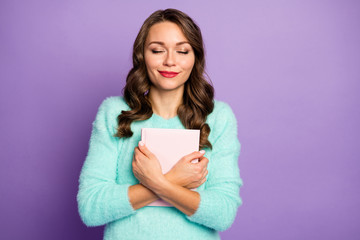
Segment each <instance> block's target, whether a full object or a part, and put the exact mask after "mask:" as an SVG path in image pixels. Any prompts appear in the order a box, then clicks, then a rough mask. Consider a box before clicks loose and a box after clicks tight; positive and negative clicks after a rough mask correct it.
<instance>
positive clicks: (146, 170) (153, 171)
mask: <svg viewBox="0 0 360 240" xmlns="http://www.w3.org/2000/svg"><path fill="white" fill-rule="evenodd" d="M132 168H133V173H134V175H135V177H136V178H137V179H138V180H139V182H140V183H141V184H143V185H144V186H146V187H148V188H150V189H152V188H154V187H157V186H158V185H159V182H161V181H162V180H164V175H163V174H162V170H161V166H160V163H159V160H158V159H157V158H156V156H155V155H154V154H153V153H151V152H150V151H149V149H148V148H147V147H146V146H145V145H144V144H143V143H142V142H139V146H138V147H136V148H135V150H134V157H133V162H132Z"/></svg>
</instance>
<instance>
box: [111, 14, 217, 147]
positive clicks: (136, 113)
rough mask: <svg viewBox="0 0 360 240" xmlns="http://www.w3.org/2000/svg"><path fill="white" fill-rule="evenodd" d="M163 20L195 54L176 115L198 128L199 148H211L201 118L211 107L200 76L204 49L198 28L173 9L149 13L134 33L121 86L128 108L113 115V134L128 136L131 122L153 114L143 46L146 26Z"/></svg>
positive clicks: (211, 98)
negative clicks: (128, 67)
mask: <svg viewBox="0 0 360 240" xmlns="http://www.w3.org/2000/svg"><path fill="white" fill-rule="evenodd" d="M165 21H169V22H172V23H175V24H177V25H178V26H179V27H180V29H181V30H182V31H183V33H184V35H185V37H186V38H187V40H188V41H189V43H190V45H191V47H192V48H193V50H194V54H195V63H194V67H193V69H192V71H191V73H190V76H189V79H188V80H187V81H186V82H185V86H184V94H183V102H182V104H181V105H180V106H179V107H178V109H177V114H178V117H179V119H180V120H181V123H182V124H183V126H184V127H185V128H186V129H200V149H201V148H205V147H209V148H212V145H211V143H210V142H209V140H208V137H209V134H210V127H209V125H208V124H207V123H206V122H205V121H206V118H207V116H208V115H209V114H210V113H211V112H212V111H213V109H214V88H213V86H212V85H211V83H210V82H208V81H207V80H206V79H205V77H204V75H205V53H204V44H203V39H202V35H201V31H200V28H199V27H198V26H197V25H196V24H195V22H194V21H193V20H192V19H191V18H190V17H189V16H188V15H186V14H185V13H183V12H181V11H179V10H176V9H166V10H158V11H156V12H154V13H153V14H151V15H150V16H149V17H148V18H147V19H146V20H145V22H144V23H143V25H142V27H141V29H140V31H139V33H138V35H137V37H136V40H135V42H134V46H133V56H132V58H133V68H132V69H131V70H130V71H129V73H128V75H127V78H126V85H125V87H124V89H123V91H124V94H123V95H124V99H125V101H126V103H127V104H128V105H129V107H130V109H131V110H129V111H122V112H121V114H120V115H119V116H118V117H117V121H118V128H117V133H116V134H115V136H116V137H120V138H121V137H131V136H132V135H133V132H132V131H131V126H130V125H131V123H132V122H133V121H141V120H146V119H149V118H150V117H151V116H152V114H153V111H152V106H151V103H150V101H149V99H148V92H149V90H150V86H151V81H150V80H149V77H148V73H147V69H146V65H145V58H144V46H145V41H146V38H147V35H148V33H149V30H150V28H151V27H152V26H153V25H154V24H156V23H160V22H165Z"/></svg>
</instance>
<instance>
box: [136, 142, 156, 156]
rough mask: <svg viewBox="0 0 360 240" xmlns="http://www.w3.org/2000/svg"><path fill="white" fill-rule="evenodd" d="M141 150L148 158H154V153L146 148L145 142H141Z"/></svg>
mask: <svg viewBox="0 0 360 240" xmlns="http://www.w3.org/2000/svg"><path fill="white" fill-rule="evenodd" d="M139 150H140V151H141V152H142V153H143V154H144V155H145V156H147V157H148V158H150V157H152V156H153V153H152V152H150V150H149V149H148V148H147V147H146V146H145V144H144V142H143V141H140V142H139Z"/></svg>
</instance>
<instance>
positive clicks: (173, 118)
mask: <svg viewBox="0 0 360 240" xmlns="http://www.w3.org/2000/svg"><path fill="white" fill-rule="evenodd" d="M153 117H154V119H155V120H159V121H163V122H173V121H176V120H177V119H178V118H179V116H178V115H176V116H174V117H172V118H163V117H162V116H160V115H157V114H156V113H154V112H153Z"/></svg>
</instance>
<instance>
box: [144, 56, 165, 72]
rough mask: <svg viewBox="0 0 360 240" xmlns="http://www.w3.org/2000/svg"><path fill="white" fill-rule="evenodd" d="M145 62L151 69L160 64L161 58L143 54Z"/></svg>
mask: <svg viewBox="0 0 360 240" xmlns="http://www.w3.org/2000/svg"><path fill="white" fill-rule="evenodd" d="M145 64H146V67H147V68H148V69H149V70H151V69H153V68H157V67H158V66H159V64H161V59H160V58H159V57H157V56H154V55H145Z"/></svg>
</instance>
